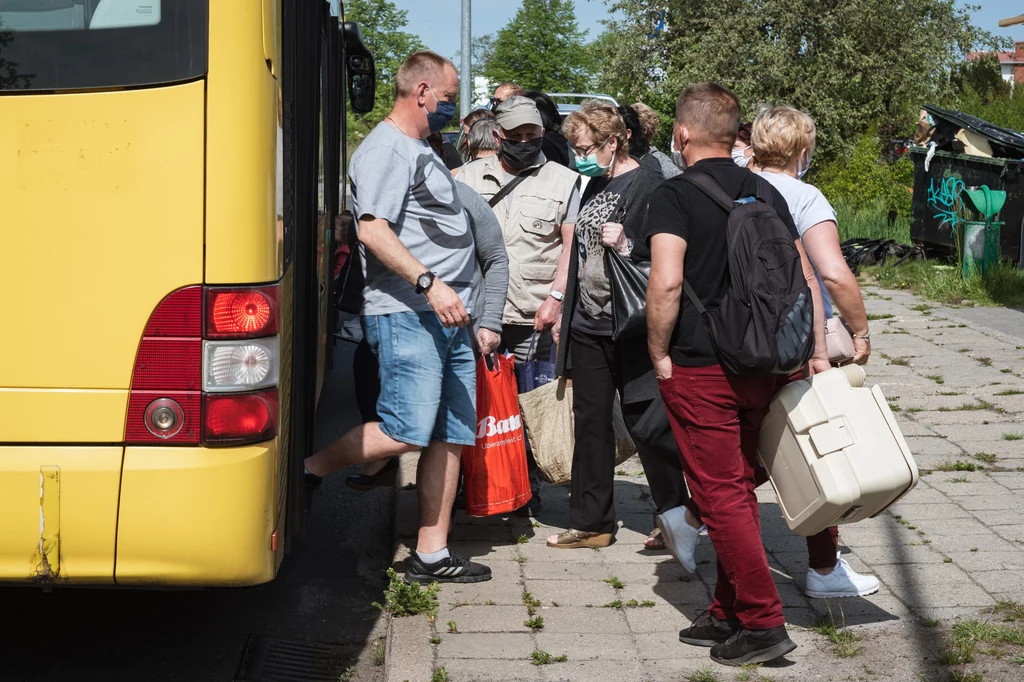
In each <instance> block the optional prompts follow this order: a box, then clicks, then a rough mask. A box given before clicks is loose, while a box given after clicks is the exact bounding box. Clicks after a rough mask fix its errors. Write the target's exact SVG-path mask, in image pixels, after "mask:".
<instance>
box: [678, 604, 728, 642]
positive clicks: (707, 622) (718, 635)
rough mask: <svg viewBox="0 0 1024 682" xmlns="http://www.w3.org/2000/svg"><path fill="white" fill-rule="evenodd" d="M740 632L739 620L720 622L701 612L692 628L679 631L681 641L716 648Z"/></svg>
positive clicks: (694, 620)
mask: <svg viewBox="0 0 1024 682" xmlns="http://www.w3.org/2000/svg"><path fill="white" fill-rule="evenodd" d="M739 630H740V622H739V621H738V620H718V619H717V618H715V617H714V616H712V615H711V614H710V613H708V612H707V611H701V612H700V613H698V614H697V617H696V618H694V619H693V623H691V624H690V627H688V628H683V629H682V630H680V631H679V641H680V642H683V643H684V644H691V645H693V646H714V645H716V644H720V643H722V642H726V641H728V640H729V638H730V637H732V636H733V635H735V634H736V633H737V632H738V631H739Z"/></svg>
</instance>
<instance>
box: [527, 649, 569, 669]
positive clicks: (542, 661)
mask: <svg viewBox="0 0 1024 682" xmlns="http://www.w3.org/2000/svg"><path fill="white" fill-rule="evenodd" d="M530 658H531V659H532V662H533V664H534V665H549V664H551V663H565V662H566V661H568V660H569V657H568V656H566V655H565V654H562V655H561V656H552V655H551V654H549V653H548V652H546V651H542V650H541V649H537V650H536V651H534V652H533V653H532V654H530Z"/></svg>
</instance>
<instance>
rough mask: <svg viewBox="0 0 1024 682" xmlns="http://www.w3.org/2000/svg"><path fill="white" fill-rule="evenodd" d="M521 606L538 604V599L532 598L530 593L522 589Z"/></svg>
mask: <svg viewBox="0 0 1024 682" xmlns="http://www.w3.org/2000/svg"><path fill="white" fill-rule="evenodd" d="M523 606H533V607H536V606H540V599H534V598H533V595H532V594H530V593H529V592H527V591H526V590H523Z"/></svg>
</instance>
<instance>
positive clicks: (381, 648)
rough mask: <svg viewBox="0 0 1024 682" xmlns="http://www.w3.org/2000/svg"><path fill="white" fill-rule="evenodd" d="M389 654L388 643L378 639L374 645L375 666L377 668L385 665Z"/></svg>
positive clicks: (381, 638)
mask: <svg viewBox="0 0 1024 682" xmlns="http://www.w3.org/2000/svg"><path fill="white" fill-rule="evenodd" d="M387 654H388V643H387V640H386V639H384V638H383V637H379V638H377V641H376V642H374V644H373V664H374V665H375V666H377V667H380V666H382V665H384V661H385V659H386V657H387Z"/></svg>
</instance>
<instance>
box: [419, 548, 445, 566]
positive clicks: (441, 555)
mask: <svg viewBox="0 0 1024 682" xmlns="http://www.w3.org/2000/svg"><path fill="white" fill-rule="evenodd" d="M416 556H418V557H419V558H420V561H422V562H423V563H425V564H436V563H437V562H438V561H441V560H442V559H447V558H448V557H449V556H451V555H450V554H449V553H448V548H447V547H445V548H444V549H442V550H439V551H437V552H434V553H433V554H424V553H423V552H421V551H419V550H417V551H416Z"/></svg>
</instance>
